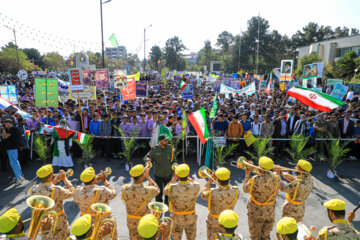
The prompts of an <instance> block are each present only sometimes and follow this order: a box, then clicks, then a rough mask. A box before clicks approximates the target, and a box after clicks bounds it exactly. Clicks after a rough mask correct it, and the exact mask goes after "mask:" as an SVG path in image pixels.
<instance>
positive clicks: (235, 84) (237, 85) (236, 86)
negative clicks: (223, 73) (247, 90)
mask: <svg viewBox="0 0 360 240" xmlns="http://www.w3.org/2000/svg"><path fill="white" fill-rule="evenodd" d="M230 87H231V88H233V89H236V90H239V89H240V82H239V81H232V82H231V86H230Z"/></svg>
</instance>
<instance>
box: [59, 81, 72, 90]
mask: <svg viewBox="0 0 360 240" xmlns="http://www.w3.org/2000/svg"><path fill="white" fill-rule="evenodd" d="M69 87H70V83H69V82H65V81H63V80H60V79H58V90H59V92H63V93H67V92H69Z"/></svg>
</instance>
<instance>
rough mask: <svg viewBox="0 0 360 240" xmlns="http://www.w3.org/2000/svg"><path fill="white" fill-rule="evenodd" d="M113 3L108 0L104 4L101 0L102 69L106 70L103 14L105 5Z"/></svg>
mask: <svg viewBox="0 0 360 240" xmlns="http://www.w3.org/2000/svg"><path fill="white" fill-rule="evenodd" d="M108 2H111V0H107V1H106V2H102V0H100V18H101V55H102V67H103V68H105V54H104V27H103V13H102V5H103V4H105V3H108Z"/></svg>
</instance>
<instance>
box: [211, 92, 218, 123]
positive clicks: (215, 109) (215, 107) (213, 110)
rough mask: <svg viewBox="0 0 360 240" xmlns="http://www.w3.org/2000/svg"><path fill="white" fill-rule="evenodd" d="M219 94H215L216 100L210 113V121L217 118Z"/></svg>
mask: <svg viewBox="0 0 360 240" xmlns="http://www.w3.org/2000/svg"><path fill="white" fill-rule="evenodd" d="M216 99H217V93H216V94H215V97H214V100H213V105H212V107H211V112H210V115H209V117H210V119H212V118H214V117H215V116H216V112H217V101H216Z"/></svg>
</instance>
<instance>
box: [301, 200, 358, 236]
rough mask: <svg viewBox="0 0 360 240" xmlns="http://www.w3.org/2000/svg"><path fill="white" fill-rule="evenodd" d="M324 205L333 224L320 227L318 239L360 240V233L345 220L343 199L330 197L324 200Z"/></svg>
mask: <svg viewBox="0 0 360 240" xmlns="http://www.w3.org/2000/svg"><path fill="white" fill-rule="evenodd" d="M324 206H325V207H326V208H327V214H328V217H329V220H330V221H331V222H332V224H333V226H329V227H323V228H322V229H320V231H319V236H318V238H317V239H318V240H338V239H341V240H343V239H344V240H350V239H351V240H360V234H359V233H358V232H357V231H356V230H355V229H354V227H353V226H351V225H350V224H349V223H348V222H347V221H346V220H345V207H346V204H345V202H344V201H343V200H340V199H332V200H330V201H327V202H325V203H324ZM306 240H310V238H309V239H306Z"/></svg>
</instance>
